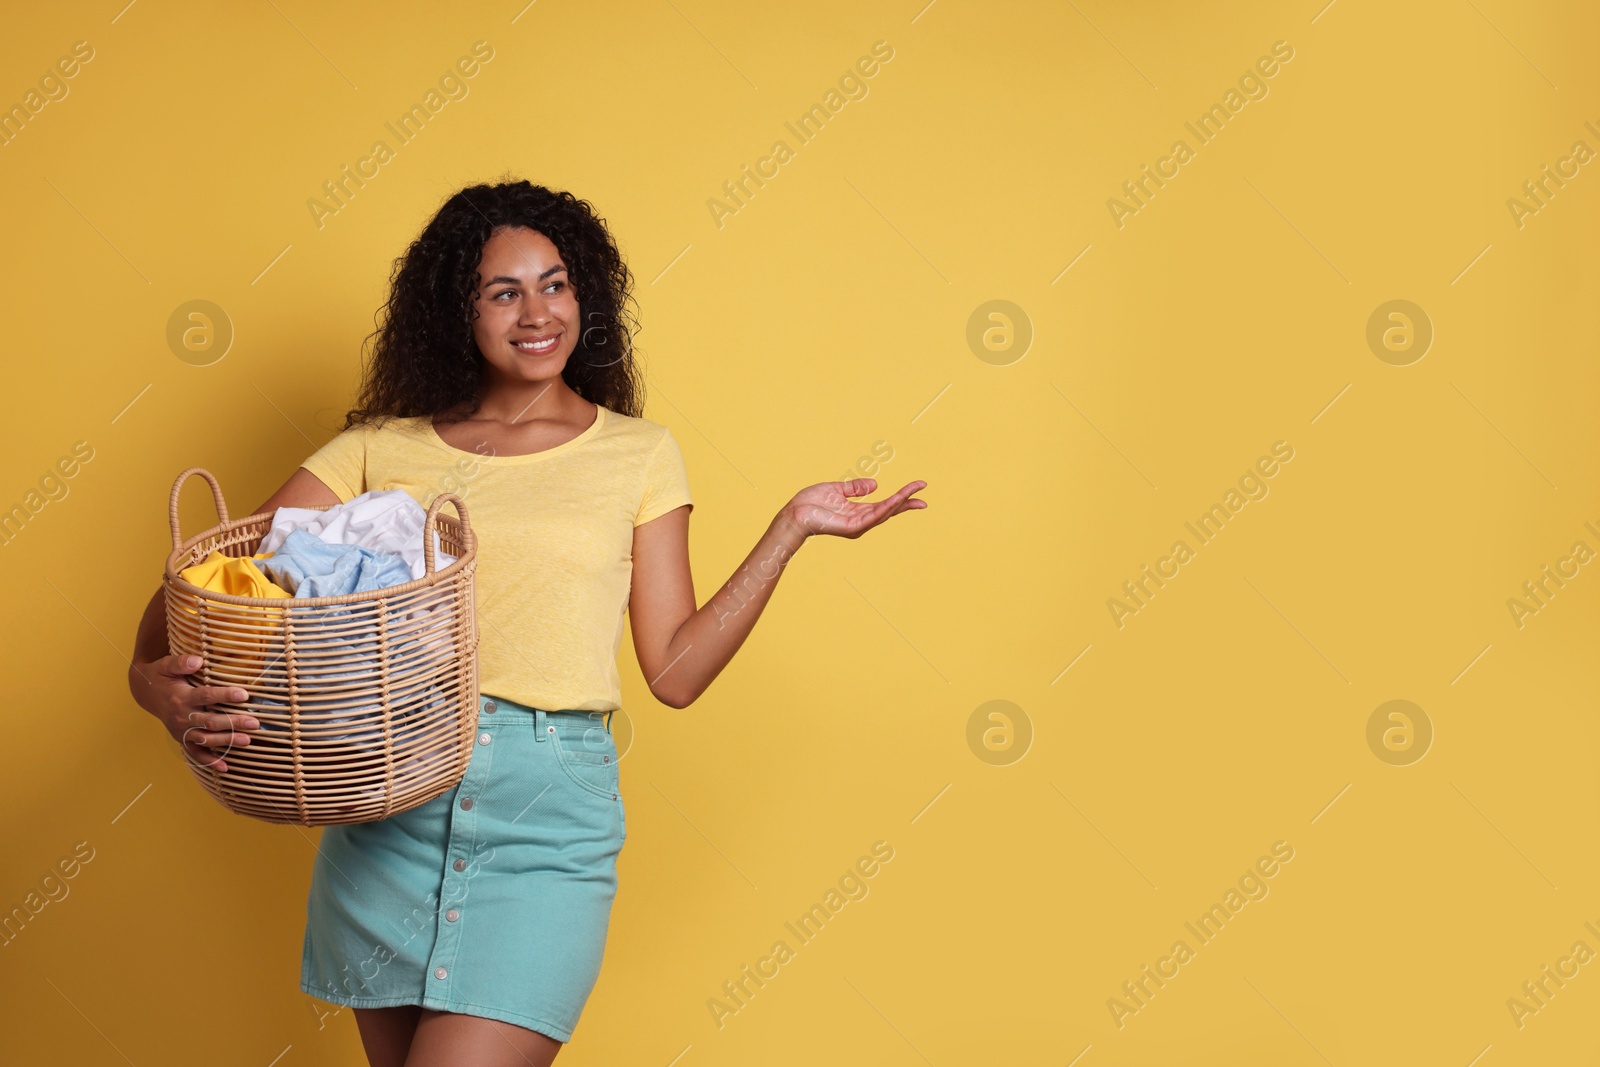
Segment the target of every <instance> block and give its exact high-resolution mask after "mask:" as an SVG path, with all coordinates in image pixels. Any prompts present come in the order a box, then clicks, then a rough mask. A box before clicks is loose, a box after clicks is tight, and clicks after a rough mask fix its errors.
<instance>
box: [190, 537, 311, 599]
mask: <svg viewBox="0 0 1600 1067" xmlns="http://www.w3.org/2000/svg"><path fill="white" fill-rule="evenodd" d="M270 558H272V553H271V552H267V553H264V554H257V555H254V556H250V557H241V556H224V555H223V554H222V553H221V552H218V551H217V550H216V549H212V550H211V555H209V556H207V557H206V558H205V559H204V560H202V561H200V562H199V563H196V564H195V565H194V566H192V567H185V568H184V569H183V570H181V571H179V572H178V577H180V578H182V579H183V580H184V581H186V582H188V583H189V584H191V585H197V586H199V587H200V588H201V589H210V590H212V591H214V592H218V593H227V594H229V595H230V596H251V597H290V596H293V595H294V594H292V593H290V592H289V591H288V590H286V589H284V588H283V587H281V586H278V585H274V584H273V583H272V580H271V579H270V578H268V577H267V576H266V575H265V574H264V573H263V572H262V570H261V568H260V567H258V566H256V564H255V561H256V560H258V559H270Z"/></svg>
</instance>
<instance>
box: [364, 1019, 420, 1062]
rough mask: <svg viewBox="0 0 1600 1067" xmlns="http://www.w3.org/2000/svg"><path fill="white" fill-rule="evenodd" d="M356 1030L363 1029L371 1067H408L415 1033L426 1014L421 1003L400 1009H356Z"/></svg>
mask: <svg viewBox="0 0 1600 1067" xmlns="http://www.w3.org/2000/svg"><path fill="white" fill-rule="evenodd" d="M353 1010H354V1011H355V1013H356V1029H358V1030H360V1031H361V1046H362V1047H363V1048H365V1049H366V1050H367V1062H368V1063H369V1064H371V1067H404V1065H405V1062H406V1054H407V1053H408V1052H410V1051H411V1035H412V1034H414V1033H415V1032H416V1029H417V1020H418V1019H419V1018H421V1016H422V1007H421V1005H418V1004H405V1005H402V1006H400V1007H398V1008H355V1009H353Z"/></svg>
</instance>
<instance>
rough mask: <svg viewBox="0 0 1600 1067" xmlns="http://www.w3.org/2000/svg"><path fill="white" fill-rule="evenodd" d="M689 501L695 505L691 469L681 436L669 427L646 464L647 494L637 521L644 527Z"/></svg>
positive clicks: (641, 501) (638, 524)
mask: <svg viewBox="0 0 1600 1067" xmlns="http://www.w3.org/2000/svg"><path fill="white" fill-rule="evenodd" d="M685 504H688V505H689V506H690V507H691V508H692V507H694V500H693V498H692V497H690V495H689V471H688V469H687V468H686V467H685V466H684V463H683V451H682V449H680V448H679V447H678V441H677V438H675V437H673V436H672V431H671V430H667V431H666V433H664V434H663V435H662V437H661V440H660V441H658V442H656V447H655V450H654V451H653V452H651V453H650V459H649V461H648V462H647V463H646V464H645V476H644V494H643V496H642V498H641V499H640V501H639V513H638V514H637V515H636V516H635V517H634V520H633V524H634V525H635V526H642V525H644V524H645V523H647V522H649V521H650V520H651V519H655V518H660V517H661V516H662V515H665V514H666V513H667V512H669V511H671V510H672V509H673V508H678V507H682V506H683V505H685Z"/></svg>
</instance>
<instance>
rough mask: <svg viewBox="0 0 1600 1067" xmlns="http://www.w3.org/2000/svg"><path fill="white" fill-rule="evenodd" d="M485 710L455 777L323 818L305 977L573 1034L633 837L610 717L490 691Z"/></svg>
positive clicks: (313, 991) (385, 999)
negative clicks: (434, 788)
mask: <svg viewBox="0 0 1600 1067" xmlns="http://www.w3.org/2000/svg"><path fill="white" fill-rule="evenodd" d="M478 710H479V714H478V731H479V732H478V737H477V743H476V744H475V745H474V746H473V750H472V758H471V760H470V761H469V763H468V766H467V772H466V775H465V776H464V777H463V778H462V780H461V781H460V782H459V783H457V785H456V786H455V787H453V788H452V789H450V790H449V791H448V792H446V793H444V794H442V795H440V796H438V797H435V798H434V799H433V800H430V801H428V802H427V803H426V804H422V805H419V806H418V807H415V808H412V809H411V810H409V811H403V812H401V813H399V814H398V815H393V816H391V817H389V818H387V819H379V820H377V821H375V822H365V823H355V824H352V825H348V826H327V827H324V828H323V831H322V840H321V842H320V844H319V845H318V847H317V858H316V862H315V865H314V866H313V868H312V875H311V891H310V895H309V897H308V898H307V901H306V934H305V947H304V952H303V955H302V959H301V969H300V988H301V990H302V991H304V992H305V993H308V994H310V995H311V996H313V997H316V998H318V999H319V1000H324V1001H327V1002H329V1003H332V1004H343V1005H348V1006H350V1007H356V1008H386V1007H396V1006H399V1005H402V1004H418V1005H421V1006H422V1007H424V1008H432V1009H434V1010H436V1011H449V1012H458V1013H461V1014H465V1015H479V1016H483V1017H485V1018H490V1019H498V1020H501V1021H502V1022H508V1023H512V1024H514V1025H517V1026H522V1027H526V1028H528V1029H530V1030H537V1031H539V1032H540V1033H543V1034H546V1035H548V1036H550V1037H553V1038H555V1039H556V1040H557V1041H562V1042H565V1041H569V1040H571V1038H572V1031H573V1029H574V1027H576V1026H577V1023H578V1016H579V1014H580V1013H581V1012H582V1011H583V1005H584V1002H585V1001H587V1000H588V998H589V993H590V992H591V991H592V990H593V989H594V985H595V982H596V980H597V979H598V978H599V975H600V959H601V955H602V954H603V952H604V950H605V943H606V931H607V929H608V927H609V925H610V920H611V903H612V900H613V899H614V897H615V896H616V891H617V855H618V854H619V853H620V852H621V851H622V843H623V840H624V839H625V838H626V837H627V825H626V823H625V822H624V816H623V807H622V793H621V786H620V780H619V777H618V772H617V747H616V743H615V741H614V740H613V739H612V736H611V724H610V716H609V715H608V714H606V713H603V712H580V711H546V710H544V709H537V708H530V707H527V706H525V705H522V704H517V703H514V702H512V701H509V700H504V699H502V698H500V697H494V696H488V695H482V696H480V697H479V698H478Z"/></svg>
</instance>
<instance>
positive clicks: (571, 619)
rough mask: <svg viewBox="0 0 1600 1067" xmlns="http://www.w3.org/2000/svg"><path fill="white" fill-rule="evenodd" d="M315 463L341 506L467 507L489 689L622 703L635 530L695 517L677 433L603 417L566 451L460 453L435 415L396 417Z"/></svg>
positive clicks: (556, 706) (336, 445)
mask: <svg viewBox="0 0 1600 1067" xmlns="http://www.w3.org/2000/svg"><path fill="white" fill-rule="evenodd" d="M301 466H303V467H305V468H306V470H309V471H310V472H311V473H312V474H315V475H316V476H317V477H318V478H319V479H321V480H322V481H323V482H324V483H325V484H326V485H327V486H328V488H329V489H332V490H333V491H334V492H335V493H337V494H338V496H339V500H340V502H345V501H348V500H350V499H352V498H353V497H356V496H359V495H361V494H362V493H364V492H368V491H371V490H375V489H403V490H405V491H406V492H407V493H409V494H411V496H412V498H413V499H414V500H416V501H417V503H419V504H421V505H422V506H423V507H427V506H428V505H429V504H430V503H432V502H433V498H434V497H435V496H437V495H438V494H440V493H446V492H448V493H454V494H455V495H456V496H458V497H460V498H461V499H462V500H463V501H465V502H466V505H467V508H468V511H469V512H470V514H471V520H472V528H473V530H474V531H476V533H477V535H478V570H477V575H476V577H475V579H474V582H475V586H476V588H475V601H476V605H477V612H478V688H479V690H480V691H481V692H483V693H486V694H488V695H490V696H500V697H505V698H506V699H508V700H513V701H515V702H517V703H519V704H525V705H527V706H528V707H532V708H543V709H544V710H546V711H557V710H562V709H568V710H573V711H614V710H616V709H617V708H620V707H621V706H622V679H621V676H620V675H619V674H618V671H617V653H618V652H619V651H620V649H621V648H622V625H623V615H624V612H625V611H626V610H627V606H628V591H629V588H630V586H631V583H632V577H633V528H634V527H635V526H638V525H640V524H642V523H646V522H649V521H650V520H651V519H654V518H657V517H658V516H661V515H664V514H666V513H667V512H669V511H671V510H672V509H673V508H676V507H681V506H683V505H685V504H687V505H689V506H690V507H693V506H694V501H693V500H692V499H691V498H690V495H689V478H688V472H687V471H686V470H685V468H684V463H683V453H682V452H681V451H680V450H679V448H678V442H677V440H676V439H675V438H674V437H673V436H672V431H671V430H669V429H667V427H665V426H663V425H661V424H660V423H656V422H651V421H650V420H649V419H636V418H630V417H629V416H627V415H622V414H619V413H617V412H615V411H612V410H610V409H608V408H605V407H600V408H599V410H598V412H597V413H596V418H595V421H594V424H593V425H592V426H590V427H589V428H588V429H587V430H585V431H584V432H583V433H581V434H579V435H578V436H577V437H575V438H573V439H572V440H570V441H567V442H566V443H564V444H560V445H557V446H556V447H555V448H550V449H546V450H545V451H543V452H534V453H532V454H530V455H525V456H498V455H494V454H493V452H492V449H490V448H488V447H487V446H486V447H484V448H483V449H481V450H480V451H472V452H468V451H465V450H462V449H459V448H455V447H454V446H452V445H449V444H446V443H445V441H444V440H443V439H442V438H441V437H440V436H439V434H438V432H437V431H436V430H434V428H433V420H432V419H431V418H429V417H427V416H418V417H416V418H405V419H399V418H396V419H389V420H387V421H385V422H384V423H383V425H381V426H378V427H374V426H373V425H371V424H366V425H362V426H353V427H351V428H350V429H348V430H345V431H344V432H343V433H341V434H339V436H337V437H335V438H334V439H333V440H331V441H329V442H328V443H327V444H326V445H324V446H322V448H320V449H318V450H317V452H316V453H315V454H313V455H312V456H311V457H310V458H309V459H307V460H306V461H305V462H304V463H303V464H301ZM440 511H441V512H443V513H444V514H447V515H452V516H453V515H454V514H455V509H454V508H453V507H451V506H450V505H449V504H445V505H444V506H443V507H442V508H441V509H440Z"/></svg>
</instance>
